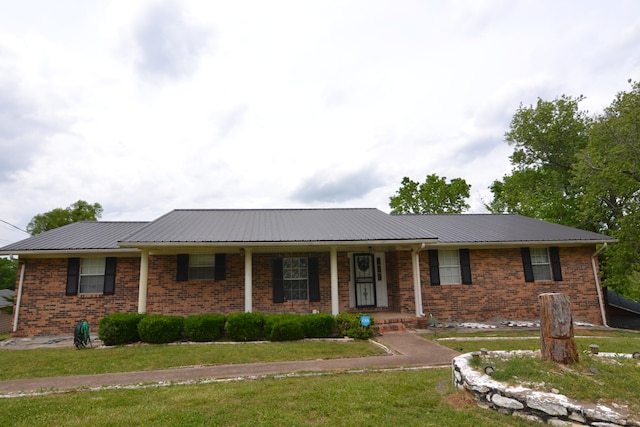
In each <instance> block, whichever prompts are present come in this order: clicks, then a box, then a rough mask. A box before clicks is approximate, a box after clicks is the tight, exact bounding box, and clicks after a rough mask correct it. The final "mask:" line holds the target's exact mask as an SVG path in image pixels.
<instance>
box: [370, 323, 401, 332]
mask: <svg viewBox="0 0 640 427" xmlns="http://www.w3.org/2000/svg"><path fill="white" fill-rule="evenodd" d="M372 328H373V330H374V331H376V332H377V333H379V334H384V333H386V332H402V331H405V330H406V329H407V328H406V327H405V326H404V324H403V323H384V324H382V325H373V326H372Z"/></svg>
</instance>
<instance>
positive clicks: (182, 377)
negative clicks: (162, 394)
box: [0, 332, 459, 397]
mask: <svg viewBox="0 0 640 427" xmlns="http://www.w3.org/2000/svg"><path fill="white" fill-rule="evenodd" d="M377 341H378V342H380V343H381V344H382V345H384V346H385V347H387V348H388V349H389V350H390V352H389V353H388V354H386V355H381V356H372V357H356V358H346V359H329V360H324V359H321V360H306V361H292V362H274V363H248V364H237V365H212V366H194V367H183V368H176V369H162V370H154V371H139V372H126V373H111V374H98V375H74V376H66V377H51V378H33V379H23V380H11V381H2V382H0V396H5V397H6V396H14V395H21V394H34V393H36V394H37V393H44V392H62V391H68V390H76V389H83V388H89V389H91V388H100V387H110V386H111V387H113V386H131V385H140V384H154V383H155V384H158V383H187V382H190V381H193V382H197V381H204V380H222V379H243V378H254V377H260V376H270V375H278V374H291V373H300V372H305V373H311V372H323V371H345V370H357V369H376V368H400V367H404V368H408V367H412V368H415V367H431V366H448V365H450V364H451V359H452V358H453V357H455V356H457V355H458V354H459V353H457V352H455V351H453V350H451V349H448V348H446V347H443V346H441V345H438V344H436V343H434V342H431V341H428V340H426V339H424V338H421V337H420V336H419V335H417V334H416V333H414V332H394V333H387V334H384V335H383V336H380V337H377Z"/></svg>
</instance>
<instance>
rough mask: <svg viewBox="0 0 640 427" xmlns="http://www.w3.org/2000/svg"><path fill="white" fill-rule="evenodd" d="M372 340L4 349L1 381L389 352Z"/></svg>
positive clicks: (0, 372) (1, 355)
mask: <svg viewBox="0 0 640 427" xmlns="http://www.w3.org/2000/svg"><path fill="white" fill-rule="evenodd" d="M383 353H384V351H383V350H382V349H381V348H380V347H378V346H376V345H373V344H371V343H370V342H368V341H342V340H340V341H287V342H266V343H236V344H233V343H228V344H181V345H144V344H143V345H131V346H121V347H113V348H94V349H84V350H76V349H75V348H42V349H32V350H7V349H3V350H0V360H2V367H3V369H0V381H6V380H13V379H21V378H41V377H54V376H66V375H86V374H102V373H108V372H131V371H145V370H153V369H168V368H175V367H180V366H193V365H224V364H229V363H258V362H261V363H262V362H265V363H266V362H281V361H288V360H314V359H338V358H343V357H363V356H373V355H379V354H383Z"/></svg>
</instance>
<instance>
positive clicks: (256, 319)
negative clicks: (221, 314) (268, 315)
mask: <svg viewBox="0 0 640 427" xmlns="http://www.w3.org/2000/svg"><path fill="white" fill-rule="evenodd" d="M264 319H265V318H264V314H261V313H234V314H230V315H229V316H227V336H228V337H229V339H231V340H233V341H260V340H262V339H263V337H264Z"/></svg>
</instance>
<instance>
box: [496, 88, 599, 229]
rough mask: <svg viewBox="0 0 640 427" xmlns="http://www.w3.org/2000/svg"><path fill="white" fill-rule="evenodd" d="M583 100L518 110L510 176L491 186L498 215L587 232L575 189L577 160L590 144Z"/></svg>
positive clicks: (509, 140) (512, 129)
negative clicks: (574, 175)
mask: <svg viewBox="0 0 640 427" xmlns="http://www.w3.org/2000/svg"><path fill="white" fill-rule="evenodd" d="M583 99H584V98H583V97H582V96H580V97H577V98H571V97H568V96H564V95H563V96H562V97H560V98H558V99H555V100H553V101H543V100H542V99H538V101H537V103H536V105H535V106H534V105H530V106H527V107H525V106H522V105H520V107H519V108H518V110H517V111H516V113H515V115H514V116H513V119H512V120H511V123H510V125H509V131H508V132H507V133H506V134H505V140H506V141H507V143H508V144H509V145H511V146H513V147H514V151H513V154H512V155H511V156H510V161H511V165H512V167H513V169H512V172H511V174H510V175H506V176H504V177H503V179H502V180H501V181H497V180H496V181H494V183H493V184H492V185H491V187H490V188H491V191H492V193H493V201H492V202H491V203H490V204H488V205H487V206H486V207H487V208H488V209H489V210H490V211H491V212H494V213H504V212H509V213H518V214H521V215H526V216H529V217H535V218H540V219H544V220H547V221H552V222H556V223H560V224H565V225H570V226H583V225H584V224H581V223H580V219H579V218H578V217H577V216H576V212H577V209H576V206H577V204H578V199H579V198H580V196H581V194H582V193H581V192H580V191H577V189H576V188H574V187H573V186H572V185H571V176H572V171H573V167H574V165H575V163H576V159H577V155H578V153H579V152H580V150H582V149H583V148H584V147H585V146H586V145H587V141H588V132H587V131H588V128H589V123H590V119H589V118H588V116H587V114H586V112H583V111H580V110H579V108H578V107H579V103H580V102H581V101H582V100H583Z"/></svg>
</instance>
